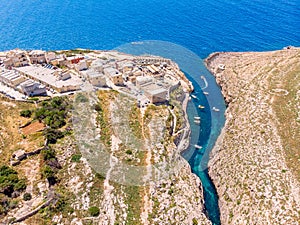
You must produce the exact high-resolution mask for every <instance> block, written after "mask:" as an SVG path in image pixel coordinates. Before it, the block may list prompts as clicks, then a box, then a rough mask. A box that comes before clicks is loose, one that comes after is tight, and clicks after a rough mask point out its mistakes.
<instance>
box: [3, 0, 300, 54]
mask: <svg viewBox="0 0 300 225" xmlns="http://www.w3.org/2000/svg"><path fill="white" fill-rule="evenodd" d="M299 12H300V3H299V0H289V1H287V0H276V1H275V0H251V1H250V0H239V1H236V0H214V1H212V0H187V1H182V0H163V1H161V0H114V1H113V0H99V1H96V0H77V1H71V0H61V1H57V0H47V1H42V0H26V1H23V0H14V1H9V0H0V18H1V19H0V50H7V49H12V48H16V47H18V48H26V49H39V48H42V49H46V50H48V49H70V48H77V47H82V48H93V49H112V48H115V47H116V46H118V45H121V44H124V43H127V42H132V41H141V40H163V41H170V42H173V43H176V44H179V45H182V46H184V47H186V48H188V49H190V50H192V51H194V52H195V53H197V54H198V55H199V56H200V57H205V56H207V55H208V54H209V53H211V52H213V51H246V50H247V51H248V50H250V51H254V50H272V49H281V48H283V47H284V46H287V45H296V46H299V45H300V15H299Z"/></svg>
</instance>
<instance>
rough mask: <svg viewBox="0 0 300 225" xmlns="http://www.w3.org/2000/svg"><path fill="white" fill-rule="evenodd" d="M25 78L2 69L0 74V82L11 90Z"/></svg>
mask: <svg viewBox="0 0 300 225" xmlns="http://www.w3.org/2000/svg"><path fill="white" fill-rule="evenodd" d="M25 80H26V78H25V77H24V76H22V75H20V74H19V73H17V72H16V71H14V70H5V69H3V70H2V71H1V72H0V81H1V82H2V83H4V84H6V85H8V86H11V87H13V88H15V87H17V86H18V85H19V84H20V83H22V82H24V81H25Z"/></svg>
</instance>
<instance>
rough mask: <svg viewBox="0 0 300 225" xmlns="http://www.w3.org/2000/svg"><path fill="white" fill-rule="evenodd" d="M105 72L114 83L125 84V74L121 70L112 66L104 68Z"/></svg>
mask: <svg viewBox="0 0 300 225" xmlns="http://www.w3.org/2000/svg"><path fill="white" fill-rule="evenodd" d="M103 72H104V74H105V75H106V76H107V77H109V79H110V80H111V81H112V82H113V84H114V85H123V82H124V81H123V76H122V73H120V71H119V70H117V69H115V68H112V67H107V68H105V69H104V70H103Z"/></svg>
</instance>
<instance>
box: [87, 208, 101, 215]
mask: <svg viewBox="0 0 300 225" xmlns="http://www.w3.org/2000/svg"><path fill="white" fill-rule="evenodd" d="M89 213H90V215H91V216H94V217H97V216H99V213H100V210H99V208H98V207H96V206H92V207H90V208H89Z"/></svg>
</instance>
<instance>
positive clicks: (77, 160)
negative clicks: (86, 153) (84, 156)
mask: <svg viewBox="0 0 300 225" xmlns="http://www.w3.org/2000/svg"><path fill="white" fill-rule="evenodd" d="M80 159H81V154H74V155H72V157H71V162H79V161H80Z"/></svg>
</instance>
